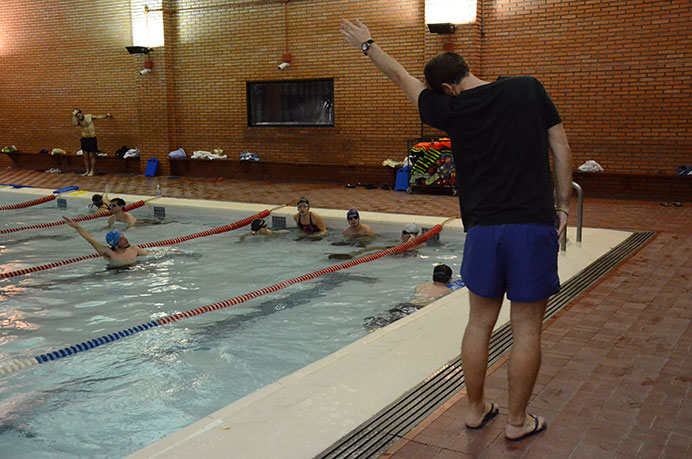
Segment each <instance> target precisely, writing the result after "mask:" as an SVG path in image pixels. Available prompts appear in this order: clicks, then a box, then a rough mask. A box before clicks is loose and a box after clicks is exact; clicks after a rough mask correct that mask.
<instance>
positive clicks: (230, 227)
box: [0, 209, 269, 279]
mask: <svg viewBox="0 0 692 459" xmlns="http://www.w3.org/2000/svg"><path fill="white" fill-rule="evenodd" d="M268 215H269V211H268V210H266V209H265V210H263V211H262V212H259V213H257V214H255V215H252V216H250V217H247V218H244V219H242V220H238V221H237V222H234V223H230V224H228V225H224V226H219V227H218V228H213V229H210V230H207V231H202V232H199V233H194V234H189V235H187V236H182V237H176V238H173V239H166V240H164V241H158V242H147V243H145V244H139V247H141V248H143V249H146V248H149V247H161V246H164V245H172V244H178V243H180V242H185V241H189V240H191V239H196V238H198V237H205V236H211V235H214V234H219V233H225V232H227V231H231V230H234V229H238V228H241V227H243V226H247V225H249V224H250V223H252V220H254V219H255V218H264V217H267V216H268ZM100 256H101V255H100V254H98V253H93V254H91V255H84V256H82V257H77V258H70V259H69V260H62V261H56V262H54V263H48V264H45V265H40V266H32V267H30V268H24V269H19V270H17V271H8V272H5V273H0V279H6V278H8V277H16V276H23V275H26V274H31V273H36V272H39V271H45V270H47V269H52V268H57V267H59V266H65V265H69V264H70V263H76V262H78V261H83V260H89V259H91V258H99V257H100Z"/></svg>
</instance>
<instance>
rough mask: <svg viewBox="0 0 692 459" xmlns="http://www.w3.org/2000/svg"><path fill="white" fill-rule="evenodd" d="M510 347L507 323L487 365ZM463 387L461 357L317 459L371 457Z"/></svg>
mask: <svg viewBox="0 0 692 459" xmlns="http://www.w3.org/2000/svg"><path fill="white" fill-rule="evenodd" d="M654 234H655V233H654V232H637V233H634V234H632V235H631V236H630V237H628V238H627V239H626V240H624V241H623V242H622V243H620V244H619V245H618V246H617V247H615V248H613V249H612V250H611V251H610V252H608V253H606V254H605V255H603V256H602V257H600V258H599V259H598V260H596V261H594V262H593V263H591V264H590V265H589V266H587V267H586V268H584V269H583V270H582V271H581V272H579V273H578V274H577V275H576V276H574V277H573V278H572V279H570V280H569V281H567V282H565V283H564V284H563V285H562V286H561V289H560V293H558V294H556V295H554V296H553V297H551V298H550V301H549V302H548V306H547V308H546V313H545V317H544V320H547V319H549V318H551V317H553V316H554V315H555V314H556V313H557V312H558V311H560V310H561V309H562V308H564V307H565V306H566V305H568V304H569V303H570V302H572V300H574V299H575V298H576V297H577V296H578V295H579V294H580V293H582V292H583V291H584V290H586V289H587V288H589V287H590V286H591V285H593V284H594V283H595V282H596V281H598V280H599V279H601V278H602V277H603V276H604V275H606V274H607V273H608V272H609V271H610V270H611V269H612V268H614V267H615V266H617V265H618V264H619V263H620V262H621V261H623V260H624V259H625V258H627V257H628V256H629V255H630V254H632V253H633V252H634V251H635V250H637V249H638V248H640V247H642V246H643V245H644V244H646V242H648V241H649V239H651V238H652V237H653V236H654ZM511 346H512V331H511V328H510V326H509V324H506V325H505V326H503V327H501V328H499V329H498V330H496V331H495V332H494V333H493V336H492V337H491V340H490V353H489V355H488V366H490V365H492V364H493V363H495V362H496V361H497V360H498V359H499V358H500V357H501V356H502V354H504V353H505V352H506V351H507V350H508V349H509V348H510V347H511ZM463 386H464V372H463V368H462V366H461V356H459V357H457V358H456V359H454V360H452V361H451V362H449V363H448V364H446V365H445V366H444V367H442V368H440V369H439V370H438V371H437V372H436V373H434V374H432V375H430V376H429V377H428V378H426V380H425V381H423V382H421V383H420V384H418V385H417V386H416V387H414V388H413V389H411V390H410V391H409V392H408V393H406V394H404V395H403V396H402V397H401V398H399V400H397V401H395V402H394V403H392V404H391V405H389V406H388V407H386V408H384V409H383V410H382V411H380V412H379V413H378V414H376V415H375V416H373V417H372V418H371V419H370V420H368V421H366V422H365V423H363V424H362V425H361V426H360V427H358V428H357V429H355V430H354V431H353V432H351V433H350V434H348V435H346V436H345V437H344V438H342V439H341V440H339V441H338V442H337V443H336V444H334V445H332V446H331V447H330V448H329V449H327V450H326V451H324V452H322V453H321V454H320V455H319V456H318V457H319V458H360V457H375V456H377V455H379V454H381V453H382V452H384V451H385V450H386V449H387V448H389V446H390V445H391V444H392V443H394V442H395V441H397V440H399V439H401V438H402V437H403V436H404V435H405V434H406V433H407V432H408V431H410V430H411V429H412V428H413V427H415V426H416V425H418V423H419V422H421V421H422V420H423V419H425V418H426V417H427V416H429V415H430V414H431V413H432V412H433V411H435V410H436V409H437V408H438V407H439V406H440V405H442V404H443V403H444V402H445V401H447V400H449V399H450V398H451V397H452V396H453V395H454V394H456V393H457V392H458V391H459V390H460V389H461V388H462V387H463Z"/></svg>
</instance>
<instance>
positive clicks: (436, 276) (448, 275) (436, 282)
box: [412, 264, 452, 304]
mask: <svg viewBox="0 0 692 459" xmlns="http://www.w3.org/2000/svg"><path fill="white" fill-rule="evenodd" d="M432 277H433V281H432V282H428V283H425V284H418V285H416V295H415V297H414V299H413V300H412V301H413V302H414V303H416V304H427V303H429V302H430V301H431V300H432V299H434V298H438V297H441V296H443V295H446V294H448V293H450V292H451V291H452V289H450V288H449V287H447V284H449V281H450V280H451V279H452V268H450V267H449V266H447V265H444V264H439V265H437V266H435V267H434V268H433V276H432Z"/></svg>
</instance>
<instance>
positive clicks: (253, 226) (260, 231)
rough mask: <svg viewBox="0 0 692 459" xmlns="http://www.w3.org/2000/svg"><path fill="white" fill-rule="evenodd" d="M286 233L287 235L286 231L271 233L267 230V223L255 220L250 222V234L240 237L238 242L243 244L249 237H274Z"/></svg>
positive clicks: (258, 219)
mask: <svg viewBox="0 0 692 459" xmlns="http://www.w3.org/2000/svg"><path fill="white" fill-rule="evenodd" d="M286 233H288V230H277V231H272V230H270V229H269V228H267V222H266V221H265V220H264V219H263V218H255V219H254V220H252V223H250V232H249V233H248V234H243V235H242V236H240V242H243V241H244V240H245V239H247V238H248V237H250V236H268V237H276V236H280V235H282V234H286Z"/></svg>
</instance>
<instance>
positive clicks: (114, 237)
mask: <svg viewBox="0 0 692 459" xmlns="http://www.w3.org/2000/svg"><path fill="white" fill-rule="evenodd" d="M121 237H122V234H120V231H118V230H113V231H111V232H109V233H106V242H107V243H108V245H110V246H111V249H112V248H113V247H115V245H116V244H117V243H118V241H119V240H120V238H121Z"/></svg>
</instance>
